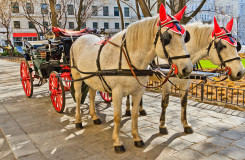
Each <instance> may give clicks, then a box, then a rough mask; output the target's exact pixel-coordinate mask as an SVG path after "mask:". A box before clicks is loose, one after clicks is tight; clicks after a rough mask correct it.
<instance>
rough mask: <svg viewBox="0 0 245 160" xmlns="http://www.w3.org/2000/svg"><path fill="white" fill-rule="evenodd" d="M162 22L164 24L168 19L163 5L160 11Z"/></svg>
mask: <svg viewBox="0 0 245 160" xmlns="http://www.w3.org/2000/svg"><path fill="white" fill-rule="evenodd" d="M159 16H160V21H161V22H163V21H165V20H166V19H167V13H166V10H165V7H164V5H163V4H161V6H160V9H159Z"/></svg>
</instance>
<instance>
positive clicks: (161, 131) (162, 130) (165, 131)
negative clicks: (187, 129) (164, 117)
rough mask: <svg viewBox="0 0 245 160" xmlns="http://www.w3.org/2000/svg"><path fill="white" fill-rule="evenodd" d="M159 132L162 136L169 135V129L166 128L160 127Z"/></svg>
mask: <svg viewBox="0 0 245 160" xmlns="http://www.w3.org/2000/svg"><path fill="white" fill-rule="evenodd" d="M159 132H160V133H161V134H164V135H167V134H168V129H167V128H166V127H164V128H161V127H159Z"/></svg>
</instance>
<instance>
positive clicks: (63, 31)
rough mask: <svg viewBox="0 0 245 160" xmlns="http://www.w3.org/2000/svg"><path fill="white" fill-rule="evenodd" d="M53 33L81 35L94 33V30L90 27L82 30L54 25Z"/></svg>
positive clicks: (58, 35) (67, 35) (69, 35)
mask: <svg viewBox="0 0 245 160" xmlns="http://www.w3.org/2000/svg"><path fill="white" fill-rule="evenodd" d="M52 31H53V33H54V34H55V35H56V36H57V37H60V36H63V37H71V36H72V37H80V36H82V35H85V34H87V33H93V32H94V30H91V29H90V28H84V29H82V30H81V31H73V30H68V29H61V28H58V27H52Z"/></svg>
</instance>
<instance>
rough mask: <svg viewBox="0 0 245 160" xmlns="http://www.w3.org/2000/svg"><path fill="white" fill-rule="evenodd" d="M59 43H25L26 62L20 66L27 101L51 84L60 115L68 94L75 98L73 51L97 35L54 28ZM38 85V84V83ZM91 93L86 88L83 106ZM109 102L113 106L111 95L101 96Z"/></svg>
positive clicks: (53, 41) (45, 41) (52, 99)
mask: <svg viewBox="0 0 245 160" xmlns="http://www.w3.org/2000/svg"><path fill="white" fill-rule="evenodd" d="M52 31H53V33H54V34H55V35H56V37H57V39H55V40H54V39H53V40H43V41H25V48H26V52H25V53H24V54H23V56H24V57H25V60H24V61H22V62H21V64H20V76H21V82H22V86H23V89H24V92H25V94H26V96H27V97H29V98H31V97H32V95H33V88H34V87H38V86H41V85H43V84H45V83H46V82H48V83H49V93H50V97H51V101H52V104H53V106H54V108H55V110H56V111H57V112H59V113H61V112H63V111H64V108H65V92H67V91H70V92H71V95H72V97H73V99H74V100H75V98H74V94H75V90H74V87H73V82H71V80H72V75H71V67H70V48H71V45H72V43H73V41H75V40H76V39H77V38H78V37H80V36H82V35H84V34H88V33H95V32H96V30H90V29H88V28H86V29H83V30H81V31H69V30H63V29H59V28H55V27H53V28H52ZM35 80H38V83H35V84H34V81H35ZM87 92H88V86H87V85H85V84H83V93H85V94H84V96H83V98H82V100H81V102H82V103H83V102H84V100H85V98H86V95H87ZM100 95H101V97H102V98H103V99H104V101H105V102H111V98H110V96H109V94H108V93H102V92H100Z"/></svg>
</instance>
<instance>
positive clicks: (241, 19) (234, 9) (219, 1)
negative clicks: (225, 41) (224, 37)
mask: <svg viewBox="0 0 245 160" xmlns="http://www.w3.org/2000/svg"><path fill="white" fill-rule="evenodd" d="M215 7H216V14H215V16H216V17H217V20H218V23H219V25H220V26H224V27H225V26H226V24H227V23H228V22H229V21H230V20H231V18H232V17H233V18H234V24H233V29H232V34H233V35H234V37H235V38H237V39H238V41H239V42H240V43H241V44H242V45H245V12H244V10H245V0H232V1H230V0H215Z"/></svg>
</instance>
